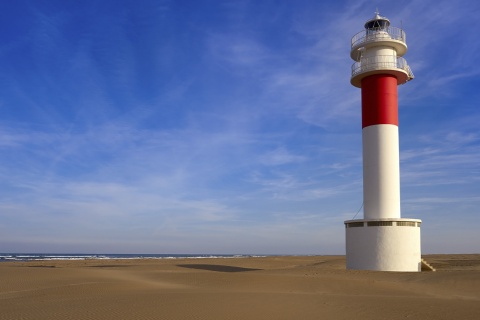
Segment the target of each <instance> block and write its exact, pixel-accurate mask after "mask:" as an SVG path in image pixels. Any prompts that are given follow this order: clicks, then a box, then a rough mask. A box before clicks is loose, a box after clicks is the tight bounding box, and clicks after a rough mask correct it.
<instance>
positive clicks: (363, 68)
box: [352, 56, 414, 79]
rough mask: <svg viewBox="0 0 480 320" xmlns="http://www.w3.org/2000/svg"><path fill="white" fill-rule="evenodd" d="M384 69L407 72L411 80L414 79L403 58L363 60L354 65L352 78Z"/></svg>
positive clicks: (385, 57)
mask: <svg viewBox="0 0 480 320" xmlns="http://www.w3.org/2000/svg"><path fill="white" fill-rule="evenodd" d="M382 69H401V70H403V71H405V72H406V73H407V75H408V78H409V79H413V78H414V76H413V72H412V70H411V69H410V66H409V65H408V64H407V61H406V60H405V59H404V58H402V57H395V56H375V57H369V58H362V59H360V61H358V62H355V63H354V64H353V65H352V77H354V76H356V75H357V74H360V73H363V72H367V71H372V70H382Z"/></svg>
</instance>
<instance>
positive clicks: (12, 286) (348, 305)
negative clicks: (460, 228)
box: [0, 255, 480, 320]
mask: <svg viewBox="0 0 480 320" xmlns="http://www.w3.org/2000/svg"><path fill="white" fill-rule="evenodd" d="M424 258H425V259H427V261H428V262H429V263H431V264H432V265H433V266H434V267H435V268H436V269H437V271H436V272H421V273H397V272H393V273H385V272H369V271H347V270H345V257H343V256H307V257H266V258H228V259H163V260H78V261H31V262H5V263H1V264H0V319H9V320H13V319H37V320H38V319H210V320H211V319H408V318H410V319H423V320H425V319H480V255H430V256H425V257H424Z"/></svg>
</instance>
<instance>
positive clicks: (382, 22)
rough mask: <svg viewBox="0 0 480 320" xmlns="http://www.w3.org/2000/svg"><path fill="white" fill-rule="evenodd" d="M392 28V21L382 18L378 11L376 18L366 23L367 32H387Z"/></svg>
mask: <svg viewBox="0 0 480 320" xmlns="http://www.w3.org/2000/svg"><path fill="white" fill-rule="evenodd" d="M389 26H390V20H388V19H387V18H385V17H382V16H381V15H380V14H379V13H378V11H377V12H375V17H373V18H372V19H370V20H368V21H367V22H365V29H367V30H375V31H377V30H385V29H387V28H388V27H389Z"/></svg>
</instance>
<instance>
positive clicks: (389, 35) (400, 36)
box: [352, 27, 407, 48]
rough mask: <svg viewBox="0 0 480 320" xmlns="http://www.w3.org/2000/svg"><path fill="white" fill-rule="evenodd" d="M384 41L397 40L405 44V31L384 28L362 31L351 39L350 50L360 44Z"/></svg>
mask: <svg viewBox="0 0 480 320" xmlns="http://www.w3.org/2000/svg"><path fill="white" fill-rule="evenodd" d="M385 39H390V40H398V41H402V42H404V43H407V35H406V34H405V31H403V30H402V29H400V28H397V27H386V28H377V29H373V30H372V29H368V30H362V31H360V32H359V33H357V34H356V35H354V36H353V38H352V48H353V47H355V46H358V45H359V44H361V43H367V42H374V41H381V40H385Z"/></svg>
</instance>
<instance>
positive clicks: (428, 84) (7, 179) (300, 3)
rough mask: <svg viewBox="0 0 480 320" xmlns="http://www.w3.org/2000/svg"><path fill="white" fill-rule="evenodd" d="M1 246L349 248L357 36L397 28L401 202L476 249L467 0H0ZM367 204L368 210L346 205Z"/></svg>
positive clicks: (354, 192) (472, 46)
mask: <svg viewBox="0 0 480 320" xmlns="http://www.w3.org/2000/svg"><path fill="white" fill-rule="evenodd" d="M1 7H2V10H1V11H0V34H1V43H0V81H1V86H0V152H1V156H0V252H92V253H102V252H103V253H105V252H109V253H251V254H262V253H263V254H344V252H345V250H344V242H345V241H344V225H343V221H344V220H348V219H351V218H353V217H354V215H355V213H356V212H357V211H358V210H359V208H360V206H361V205H362V160H361V157H362V156H361V152H362V150H361V118H360V117H361V114H360V106H361V105H360V90H359V89H357V88H354V87H352V86H351V85H350V83H349V79H350V66H351V65H352V63H353V61H352V60H351V59H350V57H349V50H350V39H351V37H352V36H353V35H355V34H356V33H357V32H359V31H361V30H362V28H363V24H364V22H365V21H366V20H368V19H369V18H371V17H373V14H374V12H375V9H376V8H377V7H378V9H379V11H380V13H381V14H382V15H384V16H386V17H388V18H389V19H390V21H391V22H392V25H393V26H398V27H400V26H402V27H403V29H404V30H405V31H406V33H407V43H408V46H409V51H408V53H407V54H406V56H405V58H406V60H407V61H408V63H409V64H410V66H411V68H412V70H413V72H414V74H415V77H416V78H415V79H414V81H412V82H409V83H408V84H406V85H404V86H401V87H399V106H400V109H399V113H400V156H401V164H400V166H401V198H402V202H401V206H402V217H405V218H408V217H410V218H419V219H422V220H423V225H422V250H423V252H424V253H471V252H477V253H478V252H479V244H480V233H479V232H478V225H479V222H480V219H479V208H480V161H479V159H480V133H479V123H480V108H479V103H480V90H479V88H480V81H479V78H480V67H479V65H478V61H479V58H480V57H479V55H478V52H480V40H479V37H478V30H480V22H479V19H478V16H479V14H480V3H478V2H477V1H473V0H471V1H455V2H452V1H444V0H440V1H438V0H437V1H432V0H412V1H348V0H340V1H308V0H296V1H246V0H232V1H220V0H219V1H213V0H212V1H202V0H198V1H193V0H192V1H187V0H177V1H173V0H172V1H162V0H140V1H126V0H122V1H120V0H104V1H96V0H92V1H89V0H86V1H64V0H61V1H54V0H51V1H47V0H45V1H42V0H31V1H27V0H17V1H2V6H1ZM361 216H362V212H360V213H359V215H357V218H359V217H361Z"/></svg>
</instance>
